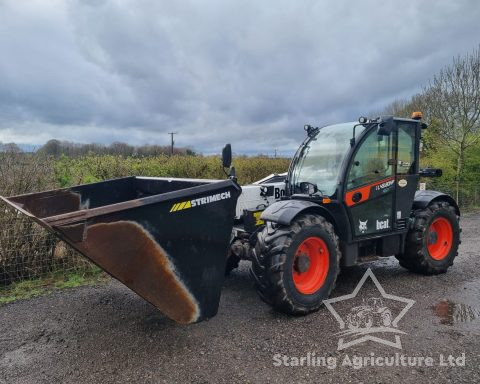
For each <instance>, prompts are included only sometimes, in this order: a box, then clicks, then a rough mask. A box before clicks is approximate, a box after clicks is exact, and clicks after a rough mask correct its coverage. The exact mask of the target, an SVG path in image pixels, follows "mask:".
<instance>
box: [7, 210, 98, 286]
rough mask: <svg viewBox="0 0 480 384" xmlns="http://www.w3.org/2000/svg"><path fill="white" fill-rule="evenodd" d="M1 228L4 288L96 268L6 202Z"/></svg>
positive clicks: (81, 272)
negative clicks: (10, 208)
mask: <svg viewBox="0 0 480 384" xmlns="http://www.w3.org/2000/svg"><path fill="white" fill-rule="evenodd" d="M0 228H1V231H0V288H1V287H7V286H9V285H10V284H12V283H15V282H18V281H23V280H30V279H39V278H42V277H47V276H51V275H52V274H55V276H57V277H59V276H62V275H63V276H67V275H70V274H73V273H80V274H86V273H90V272H92V271H93V270H94V269H95V267H94V266H93V264H92V263H90V262H89V261H88V260H87V259H85V258H84V257H83V256H81V255H80V254H79V253H78V252H76V251H75V250H74V249H73V248H71V247H70V246H68V245H67V244H65V243H64V242H62V241H59V240H58V239H57V238H56V237H55V236H54V235H53V234H51V233H49V232H48V231H47V230H45V229H44V228H42V227H41V226H39V225H38V224H36V223H34V222H32V221H31V220H29V219H28V218H26V217H23V216H22V215H21V214H19V213H16V212H12V211H11V210H9V209H6V208H5V206H4V205H3V203H2V213H1V215H0Z"/></svg>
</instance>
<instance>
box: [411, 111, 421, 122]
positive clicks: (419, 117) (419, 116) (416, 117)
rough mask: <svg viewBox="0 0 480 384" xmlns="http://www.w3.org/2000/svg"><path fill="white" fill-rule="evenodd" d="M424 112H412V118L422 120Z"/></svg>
mask: <svg viewBox="0 0 480 384" xmlns="http://www.w3.org/2000/svg"><path fill="white" fill-rule="evenodd" d="M422 117H423V115H422V112H420V111H416V112H412V119H413V120H422Z"/></svg>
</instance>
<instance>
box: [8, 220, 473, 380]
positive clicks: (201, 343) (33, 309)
mask: <svg viewBox="0 0 480 384" xmlns="http://www.w3.org/2000/svg"><path fill="white" fill-rule="evenodd" d="M461 224H462V228H463V233H462V241H463V242H462V245H461V248H460V253H459V256H458V258H457V259H456V262H455V264H454V265H453V267H452V268H451V269H450V270H449V271H448V273H446V274H443V275H439V276H429V277H426V276H419V275H415V274H412V273H410V272H408V271H406V270H404V269H403V268H401V267H400V266H399V265H398V263H397V262H396V260H395V259H393V258H389V259H383V260H380V261H376V262H372V263H370V264H364V265H360V266H356V267H353V268H348V269H346V270H345V271H343V272H342V274H341V275H340V276H339V279H338V282H337V288H336V289H335V291H334V294H333V296H334V297H337V296H342V295H346V294H350V293H352V292H353V290H354V288H355V286H356V285H357V283H358V282H359V281H360V279H361V278H362V276H363V275H364V273H365V272H366V271H367V269H368V268H369V267H370V268H371V269H372V272H373V273H374V275H375V276H376V278H377V279H378V281H379V283H380V284H381V285H382V287H383V288H384V289H385V291H386V293H387V294H391V295H397V296H401V297H404V298H408V299H413V300H415V303H414V304H413V306H412V307H411V308H410V310H409V311H408V312H407V313H406V314H405V315H404V316H403V317H402V318H401V320H400V321H399V323H398V329H399V330H401V331H402V332H404V333H399V334H398V337H399V339H400V340H401V348H396V347H393V346H389V345H384V344H381V343H378V342H376V341H372V340H370V341H365V342H363V343H360V344H356V345H353V346H351V347H349V348H346V349H343V350H338V343H339V339H340V336H341V335H339V334H338V332H340V331H341V329H340V327H339V323H338V322H337V320H336V319H335V318H334V316H333V315H332V314H331V313H330V312H329V311H328V310H327V308H325V307H323V308H322V309H321V310H320V311H319V312H317V313H314V314H311V315H309V316H305V317H288V316H284V315H281V314H278V313H276V312H274V311H272V310H271V309H270V308H269V307H268V306H267V305H265V304H263V302H261V301H260V299H259V298H258V297H257V295H256V292H255V290H254V288H253V285H252V283H251V281H250V278H249V275H248V264H242V265H241V267H240V269H239V270H237V271H234V272H233V273H232V275H231V276H230V277H229V278H227V280H226V282H225V286H224V289H223V293H222V300H221V304H220V309H219V313H218V315H217V316H216V317H215V318H213V319H211V320H209V321H206V322H203V323H200V324H195V325H190V326H181V325H177V324H175V323H173V322H172V321H170V320H168V319H167V318H165V317H164V316H162V314H161V313H159V312H158V311H157V310H155V308H153V307H152V306H150V305H149V304H147V303H146V302H144V301H143V300H142V299H140V298H139V297H138V296H136V295H135V294H134V293H132V292H130V291H129V290H128V289H127V288H125V287H124V286H122V285H121V284H119V283H117V282H115V281H111V282H109V283H107V284H105V285H101V286H95V287H82V288H77V289H72V290H67V291H62V292H57V293H55V294H52V295H50V296H47V297H41V298H36V299H32V300H27V301H22V302H17V303H14V304H10V305H7V306H4V307H2V308H0V329H1V334H0V383H2V384H3V383H8V384H13V383H19V384H20V383H21V384H26V383H52V382H63V383H84V382H85V383H87V382H88V383H100V382H101V383H127V382H134V383H162V382H166V383H175V382H178V383H183V382H194V383H210V382H229V383H232V382H233V383H235V382H272V383H278V382H284V383H289V382H305V383H306V382H332V383H337V382H342V383H350V382H353V383H356V382H365V383H397V382H402V383H417V382H436V383H444V382H445V383H446V382H455V383H463V382H464V383H474V382H477V383H478V382H480V365H479V364H480V320H479V316H480V231H479V228H480V215H478V214H476V215H470V216H465V217H463V218H462V221H461ZM376 289H377V288H376V286H375V285H374V284H373V282H372V280H371V279H368V280H367V281H366V282H365V285H364V286H363V287H362V290H361V294H359V295H357V297H356V298H355V299H352V301H351V302H347V301H345V302H342V303H340V305H339V306H338V311H339V313H340V312H341V311H342V308H343V310H345V308H346V309H347V310H348V309H349V308H351V307H352V306H355V305H357V306H358V305H362V303H363V304H364V302H363V301H361V299H360V297H363V298H365V297H370V296H372V295H373V296H375V292H376ZM377 293H378V292H377ZM378 295H379V294H377V295H376V296H378ZM359 300H360V301H359ZM397 304H398V302H397V303H396V304H393V303H390V302H389V300H387V299H384V303H383V304H382V305H386V306H390V307H391V308H393V310H394V311H395V305H397ZM394 316H395V315H394ZM395 335H397V334H393V333H392V334H388V333H382V334H380V336H381V337H382V339H384V340H390V341H393V340H396V339H395ZM314 354H315V355H314ZM396 354H397V355H396ZM463 354H464V355H463ZM307 356H310V359H311V360H310V361H312V358H313V356H315V357H319V358H320V359H318V360H315V361H317V362H321V361H322V360H321V359H322V358H323V361H325V362H327V361H329V362H330V363H331V364H330V365H328V364H323V365H322V364H317V365H319V366H312V364H311V362H310V364H308V362H306V360H303V366H291V364H294V363H295V357H297V358H299V360H298V361H300V358H301V357H304V359H307ZM395 356H396V358H397V361H400V359H402V358H405V359H406V358H408V357H410V358H412V357H417V358H418V357H423V358H427V357H430V358H431V359H432V360H433V366H425V365H421V366H418V365H408V364H406V365H407V366H405V365H401V364H396V365H394V366H392V367H389V366H388V367H387V366H378V364H375V366H373V367H372V366H371V364H368V361H367V364H366V365H367V366H365V364H363V367H361V368H360V367H359V365H356V366H352V365H353V362H354V361H356V362H357V363H358V362H359V361H360V360H358V359H360V358H361V357H364V358H366V359H367V360H368V359H369V358H370V359H371V358H373V359H375V358H377V357H380V358H384V357H394V358H395ZM402 356H403V357H402ZM449 356H451V358H450V359H456V360H450V364H453V365H454V366H440V359H441V358H442V359H444V360H443V363H445V364H447V365H448V357H449ZM463 356H464V357H465V360H463ZM284 361H286V362H287V363H288V364H290V365H289V366H286V365H284V363H283V362H284ZM349 361H350V362H351V363H352V365H349V364H348V362H349ZM334 362H335V364H334ZM279 364H280V366H277V365H279Z"/></svg>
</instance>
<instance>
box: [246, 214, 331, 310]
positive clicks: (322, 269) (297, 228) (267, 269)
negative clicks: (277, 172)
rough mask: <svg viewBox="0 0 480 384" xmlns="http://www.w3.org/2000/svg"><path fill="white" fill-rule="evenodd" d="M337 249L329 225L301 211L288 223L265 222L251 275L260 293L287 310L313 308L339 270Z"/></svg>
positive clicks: (321, 299)
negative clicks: (274, 225)
mask: <svg viewBox="0 0 480 384" xmlns="http://www.w3.org/2000/svg"><path fill="white" fill-rule="evenodd" d="M339 260H340V249H339V241H338V237H337V236H336V234H335V230H334V228H333V225H332V224H331V223H329V222H328V221H327V220H326V219H325V218H323V217H321V216H318V215H313V214H305V215H302V216H300V217H298V218H297V219H295V220H294V221H293V222H292V223H291V224H290V225H289V226H277V227H275V228H274V227H273V226H272V225H270V224H269V225H267V226H266V227H265V228H264V229H263V231H262V232H260V233H259V235H258V241H257V245H256V247H255V250H254V255H253V260H252V268H251V275H252V277H253V279H254V281H255V283H256V287H257V290H258V293H259V295H260V297H261V298H262V299H263V300H264V301H265V302H267V303H268V304H270V305H272V306H273V307H274V308H275V309H277V310H279V311H281V312H285V313H289V314H307V313H309V312H313V311H316V310H318V309H319V308H320V306H321V305H322V302H323V300H325V299H326V298H328V296H329V295H330V292H331V291H332V289H333V287H334V286H335V281H336V279H337V275H338V272H339V269H340V268H339Z"/></svg>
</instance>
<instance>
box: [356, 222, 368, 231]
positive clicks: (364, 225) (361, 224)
mask: <svg viewBox="0 0 480 384" xmlns="http://www.w3.org/2000/svg"><path fill="white" fill-rule="evenodd" d="M358 222H359V224H358V229H359V230H360V232H361V233H365V232H367V223H368V220H365V221H362V220H358Z"/></svg>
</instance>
